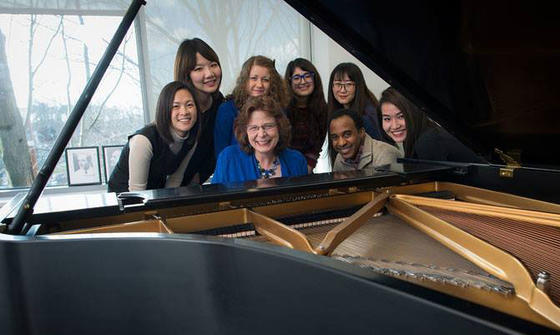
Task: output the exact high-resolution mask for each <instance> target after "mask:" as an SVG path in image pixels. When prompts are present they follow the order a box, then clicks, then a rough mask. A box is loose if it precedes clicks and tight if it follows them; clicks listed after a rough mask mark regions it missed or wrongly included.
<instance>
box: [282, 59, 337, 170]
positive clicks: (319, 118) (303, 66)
mask: <svg viewBox="0 0 560 335" xmlns="http://www.w3.org/2000/svg"><path fill="white" fill-rule="evenodd" d="M284 80H285V81H286V86H287V88H288V92H289V94H290V96H291V100H290V103H289V104H288V107H287V109H286V111H287V115H288V119H289V120H290V124H291V125H292V142H291V144H290V148H292V149H295V150H298V151H299V152H301V153H302V154H303V155H304V156H305V159H306V160H307V170H308V172H309V173H311V172H312V171H313V169H314V168H315V166H316V165H317V159H318V158H319V153H320V152H321V148H322V146H323V142H324V141H325V136H326V133H327V103H326V102H325V96H324V94H323V84H322V82H321V76H320V75H319V72H318V71H317V69H316V68H315V66H313V64H312V63H311V62H310V61H308V60H307V59H304V58H296V59H294V60H293V61H291V62H289V63H288V66H287V67H286V74H285V76H284Z"/></svg>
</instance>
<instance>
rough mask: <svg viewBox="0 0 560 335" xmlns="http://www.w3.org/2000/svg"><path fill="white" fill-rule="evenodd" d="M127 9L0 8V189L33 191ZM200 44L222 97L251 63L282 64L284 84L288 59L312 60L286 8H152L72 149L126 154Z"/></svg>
mask: <svg viewBox="0 0 560 335" xmlns="http://www.w3.org/2000/svg"><path fill="white" fill-rule="evenodd" d="M129 4H130V1H105V0H87V1H84V0H75V1H71V2H64V4H61V3H60V2H59V1H52V0H44V1H38V2H37V1H29V0H21V1H17V2H14V1H7V0H0V32H1V34H2V36H3V37H4V38H3V39H1V40H0V105H2V106H8V107H9V108H7V109H6V110H7V111H8V113H4V112H2V113H1V114H2V115H0V189H10V188H14V187H27V186H30V185H31V182H32V180H33V178H34V176H35V175H36V174H37V172H38V170H39V169H40V168H41V167H42V165H43V163H44V161H45V159H46V157H47V155H48V153H49V151H50V149H51V148H52V146H53V144H54V141H55V140H56V137H57V136H58V134H59V132H60V130H61V128H62V126H63V124H64V123H65V121H66V119H67V117H68V115H69V113H70V111H71V110H72V108H73V107H74V104H75V103H76V101H77V100H78V98H79V96H80V94H81V92H82V90H83V88H84V87H85V84H86V82H87V79H88V77H89V76H90V75H91V73H92V72H93V70H94V69H95V66H96V65H97V63H98V61H99V60H100V58H101V56H102V54H103V53H104V51H105V49H106V46H107V44H108V42H109V41H110V39H111V38H112V36H113V34H114V32H115V30H116V28H117V26H118V24H119V23H120V21H121V19H122V15H123V14H124V12H125V10H126V9H127V8H128V6H129ZM193 37H200V38H202V39H204V40H205V41H206V42H208V43H209V44H210V45H211V46H212V47H213V48H214V50H216V52H217V53H218V55H219V57H220V60H221V63H222V68H223V80H222V86H221V91H222V93H223V94H224V95H227V94H229V93H230V92H231V90H232V89H233V86H234V84H235V79H236V78H237V76H238V74H239V70H240V68H241V65H242V63H243V62H244V61H245V60H246V59H247V58H249V57H250V56H253V55H257V54H262V55H265V56H268V57H271V58H273V59H275V60H276V68H277V70H278V71H279V73H280V74H283V72H284V69H285V66H286V64H287V63H288V62H289V61H290V60H291V59H293V58H296V57H308V56H309V54H310V52H309V49H310V44H309V40H308V38H309V26H308V24H307V21H306V20H305V19H304V18H303V17H301V16H300V15H299V14H298V13H297V12H296V11H295V10H293V9H292V8H291V7H290V6H289V5H287V4H286V3H285V2H284V1H280V0H262V1H258V2H255V1H251V0H216V1H202V0H185V1H180V2H175V1H151V2H148V4H147V5H146V6H144V7H143V8H142V10H141V12H140V14H139V15H138V16H137V18H136V23H135V24H134V25H133V26H132V27H131V28H130V29H129V32H128V35H127V36H126V39H125V42H123V44H121V46H120V49H119V51H118V53H117V54H116V56H115V57H114V59H113V61H112V63H111V65H110V67H109V69H108V70H107V73H106V74H105V76H104V78H103V80H102V81H101V84H100V86H99V87H98V89H97V91H96V93H95V95H94V96H93V99H92V100H91V102H90V104H89V106H88V109H87V110H86V113H85V114H84V117H83V118H82V121H81V123H80V125H79V126H78V128H77V129H76V131H75V133H74V135H73V137H72V140H71V142H70V143H69V144H68V146H69V147H85V146H88V147H89V146H97V147H99V148H101V147H102V146H103V145H122V144H125V143H126V141H127V136H128V135H130V134H132V133H133V132H134V131H136V130H137V129H139V128H141V127H142V126H143V125H144V124H146V123H148V122H149V121H151V120H152V119H153V116H154V110H155V104H156V101H157V97H158V95H159V92H160V90H161V88H162V87H163V86H164V85H165V84H166V83H168V82H169V81H171V80H172V79H173V63H174V58H175V53H176V51H177V47H178V45H179V43H181V41H182V40H183V39H185V38H193ZM143 97H145V99H143ZM144 104H146V106H144ZM144 111H148V112H149V115H148V116H145V112H144ZM101 163H102V162H101ZM65 164H66V163H65V160H64V156H63V157H62V158H61V160H60V161H59V162H58V164H57V166H56V169H55V171H54V173H53V175H52V176H51V178H50V180H49V183H48V185H49V186H56V185H67V180H66V179H67V177H66V166H65Z"/></svg>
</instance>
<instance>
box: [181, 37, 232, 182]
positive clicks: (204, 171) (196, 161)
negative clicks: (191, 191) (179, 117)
mask: <svg viewBox="0 0 560 335" xmlns="http://www.w3.org/2000/svg"><path fill="white" fill-rule="evenodd" d="M173 73H174V78H175V80H177V81H183V82H186V83H189V84H191V85H192V86H193V87H194V93H195V95H196V100H197V102H198V104H199V107H200V127H201V133H200V138H199V140H198V143H197V147H196V150H195V153H194V155H193V158H192V159H191V162H190V164H189V167H188V169H187V171H186V173H187V174H186V175H185V179H184V180H183V182H184V183H183V185H187V184H188V183H200V184H202V183H204V182H205V181H206V180H207V179H208V178H209V177H210V175H211V174H212V172H213V171H214V168H215V166H216V161H215V155H214V123H215V121H216V114H217V111H218V107H219V106H220V104H221V103H222V102H223V99H224V97H223V95H222V93H220V84H221V83H222V68H221V66H220V60H219V58H218V55H217V54H216V52H215V51H214V50H213V49H212V48H211V47H210V46H209V45H208V44H206V42H204V41H203V40H201V39H199V38H193V39H187V40H184V41H183V42H182V43H181V45H180V46H179V49H178V50H177V55H176V56H175V67H174V71H173Z"/></svg>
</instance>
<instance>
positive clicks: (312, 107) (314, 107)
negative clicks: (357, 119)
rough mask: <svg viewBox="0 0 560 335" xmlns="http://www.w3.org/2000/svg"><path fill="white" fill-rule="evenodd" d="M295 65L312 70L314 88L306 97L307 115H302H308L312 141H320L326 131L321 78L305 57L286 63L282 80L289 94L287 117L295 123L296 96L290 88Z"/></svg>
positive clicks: (325, 104) (325, 111) (305, 69)
mask: <svg viewBox="0 0 560 335" xmlns="http://www.w3.org/2000/svg"><path fill="white" fill-rule="evenodd" d="M296 67H299V68H300V69H302V70H304V71H308V72H313V73H314V76H313V84H314V89H313V92H312V93H311V95H310V96H309V98H308V99H307V110H308V111H309V112H310V113H309V115H306V116H304V117H309V119H308V120H309V122H310V124H311V126H310V127H309V128H310V129H311V131H312V132H313V133H312V134H310V136H311V138H312V142H313V143H317V142H322V141H323V140H324V138H325V133H326V132H327V113H328V109H327V103H326V102H325V95H324V94H323V82H322V80H321V75H320V74H319V71H317V68H315V66H314V65H313V64H312V63H311V62H310V61H308V60H307V59H305V58H296V59H294V60H292V61H291V62H289V63H288V66H287V67H286V73H285V75H284V80H285V82H286V87H287V90H288V93H289V95H290V102H289V104H288V107H287V111H288V113H287V114H288V119H289V120H290V123H291V124H292V125H293V124H295V119H296V115H295V113H296V111H297V96H296V95H295V93H294V91H293V90H292V75H293V74H294V71H295V69H296Z"/></svg>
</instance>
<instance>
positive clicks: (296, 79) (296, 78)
mask: <svg viewBox="0 0 560 335" xmlns="http://www.w3.org/2000/svg"><path fill="white" fill-rule="evenodd" d="M314 77H315V72H311V71H310V72H305V73H303V74H294V75H293V76H292V78H291V80H292V82H295V83H299V82H301V81H302V80H303V81H305V82H307V83H309V82H311V81H312V80H313V78H314Z"/></svg>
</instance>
